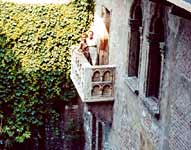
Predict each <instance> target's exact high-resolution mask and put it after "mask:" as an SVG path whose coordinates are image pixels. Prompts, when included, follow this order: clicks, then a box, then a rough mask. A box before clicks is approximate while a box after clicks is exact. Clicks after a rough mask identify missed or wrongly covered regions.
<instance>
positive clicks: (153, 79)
mask: <svg viewBox="0 0 191 150" xmlns="http://www.w3.org/2000/svg"><path fill="white" fill-rule="evenodd" d="M160 10H161V9H160ZM158 12H161V11H158ZM158 12H157V13H158ZM158 14H160V15H157V16H156V15H154V16H153V18H152V20H151V25H150V32H149V34H148V37H147V38H148V42H149V55H148V71H147V84H146V96H147V97H155V98H157V99H158V98H159V91H160V78H161V64H162V57H161V48H160V43H161V42H164V23H163V17H162V16H161V13H158Z"/></svg>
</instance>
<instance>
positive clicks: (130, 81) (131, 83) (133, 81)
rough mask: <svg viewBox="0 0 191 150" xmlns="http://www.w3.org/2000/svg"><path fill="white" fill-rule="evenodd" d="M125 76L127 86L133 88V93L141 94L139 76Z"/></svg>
mask: <svg viewBox="0 0 191 150" xmlns="http://www.w3.org/2000/svg"><path fill="white" fill-rule="evenodd" d="M124 78H125V83H126V84H127V86H128V87H129V88H130V89H131V91H132V92H133V93H135V94H136V95H137V96H138V95H139V90H138V78H137V77H128V76H127V75H125V76H124Z"/></svg>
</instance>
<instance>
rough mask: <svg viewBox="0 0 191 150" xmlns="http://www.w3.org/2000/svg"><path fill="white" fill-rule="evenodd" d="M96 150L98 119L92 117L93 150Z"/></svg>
mask: <svg viewBox="0 0 191 150" xmlns="http://www.w3.org/2000/svg"><path fill="white" fill-rule="evenodd" d="M95 149H96V117H95V115H94V114H93V115H92V150H95Z"/></svg>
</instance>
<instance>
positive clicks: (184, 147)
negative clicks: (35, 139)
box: [71, 0, 191, 150]
mask: <svg viewBox="0 0 191 150" xmlns="http://www.w3.org/2000/svg"><path fill="white" fill-rule="evenodd" d="M95 10H96V11H95V20H94V26H93V30H94V31H95V32H96V33H97V34H98V37H99V38H100V42H99V43H101V44H100V45H98V48H99V49H100V50H103V49H104V53H103V55H104V57H103V59H104V60H106V61H105V62H106V63H103V64H102V65H99V66H91V65H89V64H87V62H86V61H85V60H83V58H81V57H83V56H81V55H80V56H79V55H78V56H76V55H77V54H73V58H72V73H71V78H72V80H73V82H74V85H75V86H76V88H77V91H78V93H79V96H80V98H81V100H82V102H83V103H84V129H85V133H86V149H87V150H101V149H104V150H190V149H191V140H190V139H191V1H190V0H185V1H184V0H96V8H95ZM102 25H103V26H102ZM102 41H104V42H102ZM103 43H104V44H105V46H103ZM102 47H104V48H102ZM100 59H102V58H100ZM103 62H104V61H103Z"/></svg>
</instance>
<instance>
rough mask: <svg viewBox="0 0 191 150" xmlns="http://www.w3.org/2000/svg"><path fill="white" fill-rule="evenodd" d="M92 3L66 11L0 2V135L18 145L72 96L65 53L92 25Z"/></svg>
mask: <svg viewBox="0 0 191 150" xmlns="http://www.w3.org/2000/svg"><path fill="white" fill-rule="evenodd" d="M93 11H94V2H93V0H73V1H72V2H71V3H70V4H68V5H41V6H38V5H18V4H13V3H7V2H6V3H5V2H1V1H0V12H1V13H0V123H1V122H2V123H1V124H0V135H2V136H3V137H4V138H5V139H7V140H9V139H14V140H15V141H17V142H21V143H22V142H23V141H24V140H25V139H28V138H30V135H31V127H32V126H39V125H42V124H43V117H44V116H45V115H47V114H52V113H53V112H55V110H54V107H53V104H54V102H55V101H58V100H59V101H69V100H70V99H72V98H73V97H74V96H75V90H74V87H73V86H72V84H71V81H70V79H69V73H70V59H71V56H70V47H71V46H72V45H75V44H77V42H79V41H78V40H79V37H80V35H81V33H82V32H84V31H87V30H88V28H89V26H90V23H91V21H92V19H93Z"/></svg>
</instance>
